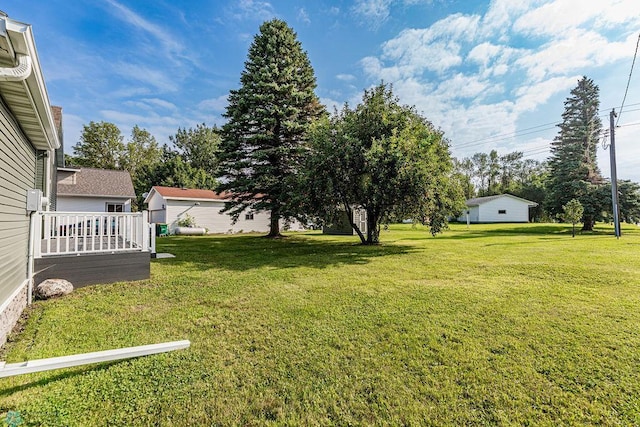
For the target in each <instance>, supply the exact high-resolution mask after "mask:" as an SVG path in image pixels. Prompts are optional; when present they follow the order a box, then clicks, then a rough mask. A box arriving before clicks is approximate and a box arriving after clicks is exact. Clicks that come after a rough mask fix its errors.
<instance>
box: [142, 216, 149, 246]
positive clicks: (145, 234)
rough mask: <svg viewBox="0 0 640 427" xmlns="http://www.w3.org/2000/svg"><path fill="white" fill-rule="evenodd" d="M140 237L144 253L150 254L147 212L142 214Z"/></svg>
mask: <svg viewBox="0 0 640 427" xmlns="http://www.w3.org/2000/svg"><path fill="white" fill-rule="evenodd" d="M140 237H141V239H140V240H141V242H140V243H142V251H143V252H149V221H148V219H147V211H142V212H140Z"/></svg>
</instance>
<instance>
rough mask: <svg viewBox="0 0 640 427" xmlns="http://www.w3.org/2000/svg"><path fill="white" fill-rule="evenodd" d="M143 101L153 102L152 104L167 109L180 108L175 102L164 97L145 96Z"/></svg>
mask: <svg viewBox="0 0 640 427" xmlns="http://www.w3.org/2000/svg"><path fill="white" fill-rule="evenodd" d="M141 101H142V102H146V103H148V104H151V105H153V106H156V107H161V108H164V109H166V110H173V111H175V110H177V109H178V107H176V105H175V104H173V103H171V102H169V101H166V100H164V99H160V98H143V99H141Z"/></svg>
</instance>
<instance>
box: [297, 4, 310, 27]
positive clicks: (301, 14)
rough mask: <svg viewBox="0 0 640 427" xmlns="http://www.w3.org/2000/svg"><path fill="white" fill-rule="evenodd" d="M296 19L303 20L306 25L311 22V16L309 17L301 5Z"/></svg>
mask: <svg viewBox="0 0 640 427" xmlns="http://www.w3.org/2000/svg"><path fill="white" fill-rule="evenodd" d="M298 21H300V22H304V23H305V24H307V25H308V24H311V18H309V14H308V13H307V11H306V10H305V9H304V7H301V8H300V10H298Z"/></svg>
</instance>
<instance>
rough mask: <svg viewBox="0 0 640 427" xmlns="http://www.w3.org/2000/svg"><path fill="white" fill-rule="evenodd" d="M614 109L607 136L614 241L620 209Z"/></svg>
mask: <svg viewBox="0 0 640 427" xmlns="http://www.w3.org/2000/svg"><path fill="white" fill-rule="evenodd" d="M615 117H616V109H615V108H614V109H613V110H611V113H610V114H609V134H610V135H611V145H609V159H610V161H611V206H612V207H613V227H614V229H615V232H616V239H619V238H620V235H621V234H622V233H621V232H620V207H619V205H618V173H617V171H616V125H615V123H614V119H615Z"/></svg>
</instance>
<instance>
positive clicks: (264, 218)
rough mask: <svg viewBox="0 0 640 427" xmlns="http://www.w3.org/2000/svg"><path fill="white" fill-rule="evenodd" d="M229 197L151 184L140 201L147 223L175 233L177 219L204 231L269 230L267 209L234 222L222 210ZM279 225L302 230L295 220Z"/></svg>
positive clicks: (250, 212)
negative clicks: (146, 208) (145, 206)
mask: <svg viewBox="0 0 640 427" xmlns="http://www.w3.org/2000/svg"><path fill="white" fill-rule="evenodd" d="M230 200H231V195H230V194H229V193H216V192H214V191H211V190H199V189H187V188H175V187H161V186H154V187H153V188H151V191H150V192H149V194H148V195H147V197H146V198H145V200H144V202H145V203H146V204H147V205H148V211H149V222H152V223H161V224H167V228H168V231H169V233H170V234H174V233H176V231H177V230H176V229H177V228H178V226H179V222H180V221H181V220H184V219H186V218H190V219H192V220H193V222H194V223H195V226H196V227H198V228H202V229H203V230H206V232H208V233H248V232H268V231H269V225H270V218H271V212H269V211H261V212H254V211H251V210H247V211H245V212H243V213H242V214H241V215H240V216H239V217H238V220H237V221H236V222H235V223H234V222H233V220H232V218H231V216H229V215H228V214H227V213H223V212H222V210H223V209H224V207H225V204H226V203H227V202H229V201H230ZM280 226H281V228H282V229H287V230H290V231H299V230H303V229H304V228H303V227H302V226H301V224H300V223H298V222H297V221H292V223H285V222H284V221H282V223H281V224H280Z"/></svg>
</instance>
